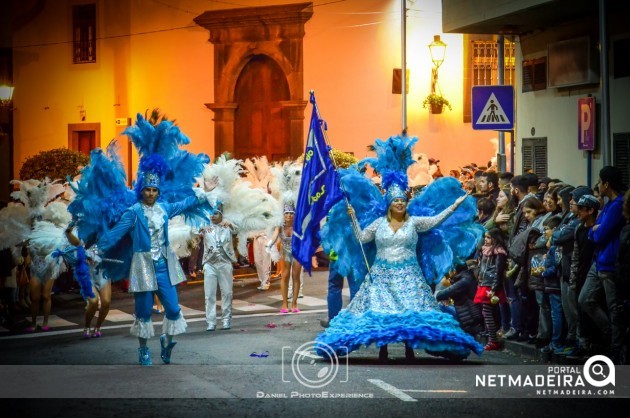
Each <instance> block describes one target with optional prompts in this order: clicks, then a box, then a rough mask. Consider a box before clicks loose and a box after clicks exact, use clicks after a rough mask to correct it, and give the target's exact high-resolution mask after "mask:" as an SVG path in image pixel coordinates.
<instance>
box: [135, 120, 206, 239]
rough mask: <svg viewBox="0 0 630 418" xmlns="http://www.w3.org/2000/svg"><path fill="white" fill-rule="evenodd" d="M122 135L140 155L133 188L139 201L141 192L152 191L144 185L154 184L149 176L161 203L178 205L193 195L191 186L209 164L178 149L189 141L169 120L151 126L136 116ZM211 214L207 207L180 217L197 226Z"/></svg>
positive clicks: (185, 213) (195, 209) (204, 206)
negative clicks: (130, 141) (133, 123)
mask: <svg viewBox="0 0 630 418" xmlns="http://www.w3.org/2000/svg"><path fill="white" fill-rule="evenodd" d="M123 134H124V135H127V136H129V137H130V138H131V140H132V141H133V143H134V145H135V146H136V149H137V150H138V154H139V155H140V164H139V166H138V181H137V182H136V184H135V191H136V196H137V199H138V200H141V198H142V197H141V192H142V189H143V188H145V187H155V186H150V185H149V184H150V183H147V181H154V179H155V178H154V177H152V176H151V175H156V176H157V178H158V181H159V183H158V188H159V189H160V199H161V200H162V201H166V202H168V203H174V202H181V201H182V200H184V199H186V198H187V197H189V196H193V195H194V194H195V193H194V192H193V189H192V185H193V184H195V183H196V182H197V180H196V179H197V177H200V176H201V175H202V173H203V170H204V165H205V164H207V163H208V162H210V158H209V157H208V155H206V154H203V153H202V154H197V155H195V154H192V153H190V152H188V151H186V150H184V149H181V148H180V146H182V145H188V144H189V143H190V139H189V138H188V137H187V136H186V135H184V134H183V133H182V131H181V130H180V129H179V127H178V126H177V125H175V124H174V123H173V122H172V121H169V120H162V121H161V122H160V123H158V124H156V125H153V124H152V123H151V122H150V121H148V120H147V119H145V118H144V117H143V116H142V115H141V114H139V113H138V115H137V120H136V124H135V125H133V126H130V127H129V128H127V129H125V131H124V132H123ZM146 173H150V174H149V175H148V177H145V174H146ZM153 184H154V183H153ZM210 213H212V208H211V207H210V205H209V204H207V203H206V204H204V205H197V206H195V207H193V208H192V209H189V210H187V211H186V212H184V213H183V215H184V216H185V217H186V221H187V223H191V224H192V225H194V226H200V225H201V224H204V223H207V222H208V221H209V219H208V215H209V214H210Z"/></svg>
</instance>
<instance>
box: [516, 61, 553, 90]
mask: <svg viewBox="0 0 630 418" xmlns="http://www.w3.org/2000/svg"><path fill="white" fill-rule="evenodd" d="M546 88H547V57H542V58H538V59H533V60H524V61H523V83H522V92H523V93H526V92H528V91H536V90H545V89H546Z"/></svg>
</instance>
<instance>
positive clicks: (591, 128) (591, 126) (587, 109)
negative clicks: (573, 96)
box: [578, 97, 595, 151]
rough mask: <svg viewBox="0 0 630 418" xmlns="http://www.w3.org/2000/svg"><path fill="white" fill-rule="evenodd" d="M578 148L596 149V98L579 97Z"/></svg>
mask: <svg viewBox="0 0 630 418" xmlns="http://www.w3.org/2000/svg"><path fill="white" fill-rule="evenodd" d="M578 149H581V150H588V151H593V150H594V149H595V98H594V97H584V98H581V99H578Z"/></svg>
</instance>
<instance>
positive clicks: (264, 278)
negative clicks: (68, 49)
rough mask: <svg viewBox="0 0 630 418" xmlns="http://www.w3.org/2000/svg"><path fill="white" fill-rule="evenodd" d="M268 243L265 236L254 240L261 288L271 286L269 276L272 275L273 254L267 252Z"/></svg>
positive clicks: (255, 259) (255, 260) (255, 261)
mask: <svg viewBox="0 0 630 418" xmlns="http://www.w3.org/2000/svg"><path fill="white" fill-rule="evenodd" d="M267 241H269V238H268V237H267V235H265V234H263V235H259V236H257V237H256V238H254V263H255V264H256V273H258V280H260V285H261V286H267V285H269V275H270V274H271V254H269V253H268V252H267V251H266V250H265V245H267Z"/></svg>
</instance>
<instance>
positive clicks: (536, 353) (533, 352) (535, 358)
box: [501, 340, 585, 365]
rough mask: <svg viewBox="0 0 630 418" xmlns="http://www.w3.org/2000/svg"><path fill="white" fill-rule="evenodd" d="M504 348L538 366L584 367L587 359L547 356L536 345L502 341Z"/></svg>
mask: <svg viewBox="0 0 630 418" xmlns="http://www.w3.org/2000/svg"><path fill="white" fill-rule="evenodd" d="M501 343H502V344H503V348H504V349H505V350H506V351H509V352H511V353H513V354H516V355H518V356H521V357H525V358H527V359H529V360H531V361H532V362H534V363H538V364H559V365H582V364H584V361H585V359H583V358H581V357H567V356H560V355H556V354H552V353H551V354H545V353H542V352H541V351H540V349H539V348H536V345H534V344H528V343H525V342H518V341H508V340H501Z"/></svg>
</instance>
